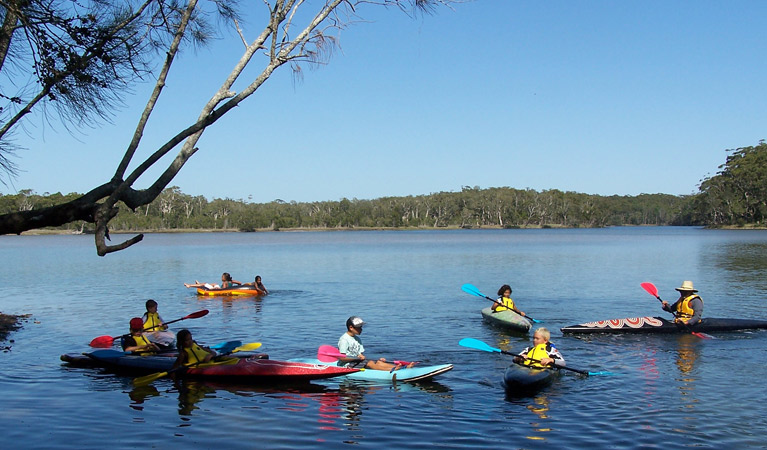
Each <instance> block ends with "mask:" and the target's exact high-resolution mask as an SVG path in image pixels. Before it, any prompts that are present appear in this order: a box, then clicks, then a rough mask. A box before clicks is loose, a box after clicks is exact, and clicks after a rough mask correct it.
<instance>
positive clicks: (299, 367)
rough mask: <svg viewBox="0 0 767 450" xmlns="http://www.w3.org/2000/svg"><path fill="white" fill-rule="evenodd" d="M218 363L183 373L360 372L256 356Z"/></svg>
mask: <svg viewBox="0 0 767 450" xmlns="http://www.w3.org/2000/svg"><path fill="white" fill-rule="evenodd" d="M229 361H232V362H233V363H229V362H228V361H223V362H221V363H211V364H210V365H207V364H206V365H204V366H203V365H200V366H198V367H189V368H188V369H186V376H188V377H196V378H211V379H212V378H237V379H243V380H245V379H253V380H256V379H257V380H264V379H270V380H286V381H287V380H293V381H304V380H305V381H308V380H317V379H320V378H332V377H337V376H341V375H348V374H350V373H354V372H359V369H350V368H347V367H339V366H327V365H323V364H306V363H299V362H290V361H276V360H273V359H258V358H256V357H248V358H231V359H230V360H229Z"/></svg>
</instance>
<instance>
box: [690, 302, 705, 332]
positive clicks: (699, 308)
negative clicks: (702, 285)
mask: <svg viewBox="0 0 767 450" xmlns="http://www.w3.org/2000/svg"><path fill="white" fill-rule="evenodd" d="M690 308H692V317H691V318H690V320H689V321H687V325H690V326H692V325H695V324H696V323H698V322H700V319H701V316H702V315H703V300H701V299H700V298H694V299H692V300H690Z"/></svg>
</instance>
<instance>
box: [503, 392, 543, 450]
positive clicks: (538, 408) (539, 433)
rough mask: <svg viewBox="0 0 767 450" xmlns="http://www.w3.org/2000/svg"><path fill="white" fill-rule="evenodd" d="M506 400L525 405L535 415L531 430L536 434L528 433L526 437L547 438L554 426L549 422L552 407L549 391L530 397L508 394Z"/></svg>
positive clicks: (533, 438)
mask: <svg viewBox="0 0 767 450" xmlns="http://www.w3.org/2000/svg"><path fill="white" fill-rule="evenodd" d="M506 401H508V402H510V403H513V404H517V405H520V406H523V407H524V408H525V409H526V410H527V411H529V412H531V413H532V414H533V415H534V416H535V417H533V418H532V421H531V422H530V423H529V425H530V428H531V430H530V431H532V432H533V433H535V434H531V435H526V436H525V438H526V439H530V440H534V441H543V440H546V433H550V432H551V431H552V428H551V427H550V426H549V425H548V424H547V422H548V420H549V411H550V408H551V405H550V394H549V393H547V392H540V393H538V394H537V395H535V396H533V397H528V398H523V397H513V396H508V395H507V397H506ZM516 419H518V418H516Z"/></svg>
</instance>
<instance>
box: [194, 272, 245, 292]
mask: <svg viewBox="0 0 767 450" xmlns="http://www.w3.org/2000/svg"><path fill="white" fill-rule="evenodd" d="M236 284H242V282H241V281H237V280H233V279H232V276H231V275H230V274H229V272H224V273H222V274H221V284H213V283H200V282H199V281H197V280H194V283H184V286H186V287H188V288H199V287H204V288H207V289H229V288H230V287H232V286H234V285H236Z"/></svg>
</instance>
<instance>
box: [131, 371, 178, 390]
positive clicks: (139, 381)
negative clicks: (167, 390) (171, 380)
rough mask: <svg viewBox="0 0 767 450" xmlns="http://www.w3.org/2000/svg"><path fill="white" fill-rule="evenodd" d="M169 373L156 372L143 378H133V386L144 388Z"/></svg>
mask: <svg viewBox="0 0 767 450" xmlns="http://www.w3.org/2000/svg"><path fill="white" fill-rule="evenodd" d="M169 373H170V372H157V373H153V374H151V375H145V376H143V377H138V378H134V379H133V385H134V386H136V387H140V386H146V385H148V384H151V383H152V382H153V381H155V380H159V379H160V378H162V377H164V376H166V375H168V374H169Z"/></svg>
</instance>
